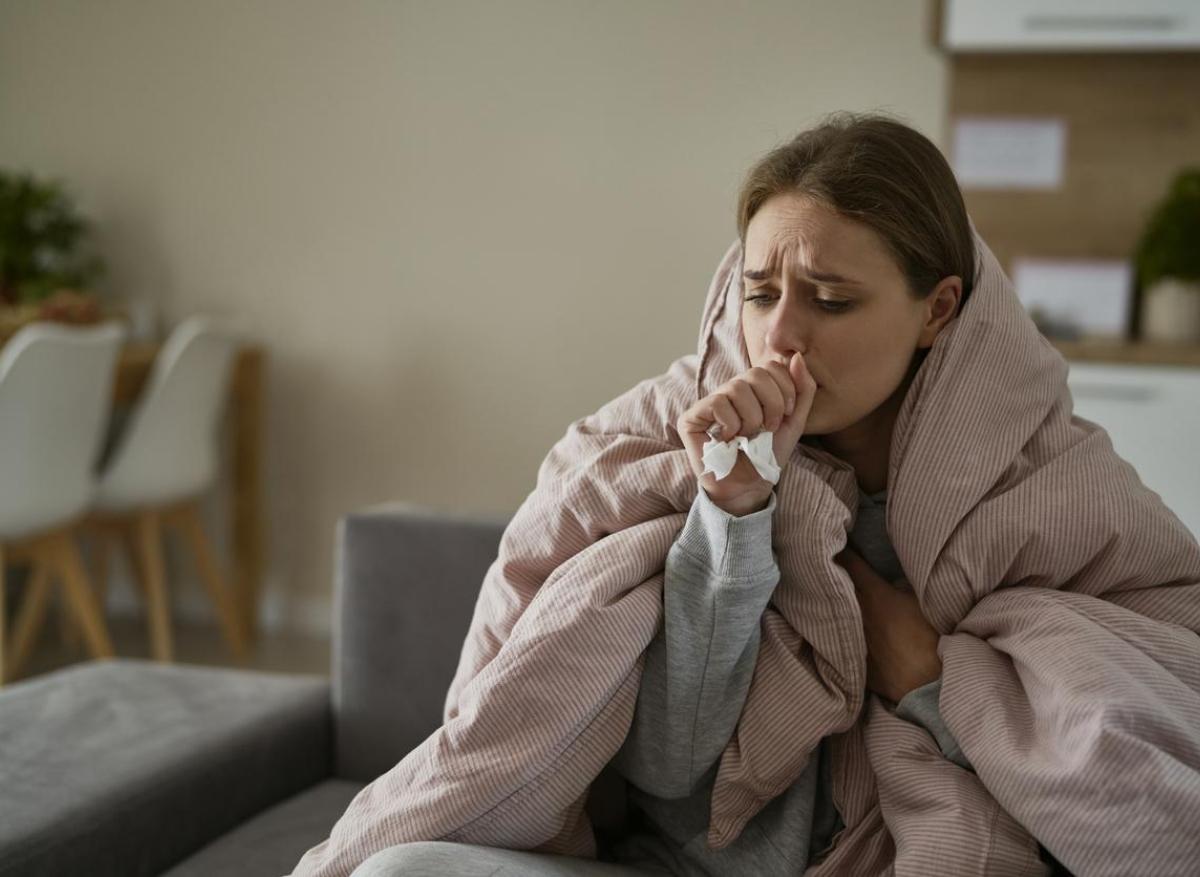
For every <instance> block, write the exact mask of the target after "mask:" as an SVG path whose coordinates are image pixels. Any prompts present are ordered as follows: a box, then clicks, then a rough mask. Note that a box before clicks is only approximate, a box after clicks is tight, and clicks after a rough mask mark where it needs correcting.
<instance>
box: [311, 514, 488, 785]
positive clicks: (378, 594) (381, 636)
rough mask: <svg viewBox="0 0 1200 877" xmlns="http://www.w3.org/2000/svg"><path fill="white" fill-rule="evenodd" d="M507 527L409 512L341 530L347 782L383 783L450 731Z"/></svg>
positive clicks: (337, 716)
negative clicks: (451, 700)
mask: <svg viewBox="0 0 1200 877" xmlns="http://www.w3.org/2000/svg"><path fill="white" fill-rule="evenodd" d="M507 523H508V519H507V518H506V517H497V516H492V517H488V516H483V515H476V516H467V515H450V514H447V513H445V512H441V511H435V510H433V509H429V508H426V507H422V506H418V505H413V504H408V503H393V504H389V505H385V506H377V507H373V508H369V509H364V510H362V511H359V512H355V513H353V514H351V515H348V516H347V517H345V518H344V519H343V520H342V521H341V522H340V524H339V526H338V534H337V557H336V561H335V566H336V580H335V585H334V587H335V596H334V620H333V709H334V722H335V758H336V762H335V771H336V774H337V776H338V777H340V778H342V779H348V780H357V781H361V782H367V781H370V780H372V779H374V778H375V777H377V776H379V775H380V774H381V773H384V772H385V771H387V770H388V769H390V768H391V767H392V766H393V765H395V764H396V763H397V762H398V761H399V760H400V759H401V758H403V757H404V755H405V754H407V753H408V752H409V751H410V750H411V749H412V748H413V747H414V746H416V745H417V744H419V743H420V742H421V741H422V740H424V739H425V738H426V737H428V736H429V734H430V733H432V732H433V731H434V730H435V729H436V728H437V727H438V726H439V725H440V724H441V721H442V705H443V702H444V700H445V696H446V691H447V689H448V688H449V686H450V682H451V680H452V679H453V678H454V672H455V670H456V669H457V666H458V657H459V654H460V652H461V649H462V643H463V639H464V637H465V636H466V633H467V629H468V627H469V626H470V623H471V615H472V612H473V609H474V606H475V602H476V599H477V597H478V595H479V589H480V586H481V585H482V583H483V580H484V577H485V575H486V574H487V571H488V569H489V568H490V566H491V565H492V563H493V562H495V560H496V557H497V553H498V551H499V547H500V537H501V536H502V535H503V533H504V528H505V526H506V525H507Z"/></svg>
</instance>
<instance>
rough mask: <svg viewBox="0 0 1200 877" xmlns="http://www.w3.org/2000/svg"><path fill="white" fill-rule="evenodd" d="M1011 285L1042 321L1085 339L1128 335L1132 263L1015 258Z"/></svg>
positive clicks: (1114, 337)
mask: <svg viewBox="0 0 1200 877" xmlns="http://www.w3.org/2000/svg"><path fill="white" fill-rule="evenodd" d="M1013 285H1014V286H1016V288H1017V297H1018V298H1019V299H1020V300H1021V303H1022V304H1023V305H1025V309H1026V310H1027V311H1029V312H1030V313H1031V314H1032V313H1036V314H1037V315H1038V316H1035V321H1036V322H1038V324H1039V326H1042V325H1043V323H1045V324H1050V325H1055V326H1058V327H1062V328H1070V329H1073V330H1074V331H1076V332H1078V333H1079V335H1080V336H1081V337H1085V338H1096V339H1102V338H1103V339H1118V338H1124V337H1125V335H1126V330H1127V328H1128V326H1129V317H1130V303H1131V300H1132V290H1133V266H1132V264H1131V263H1129V262H1126V261H1119V260H1114V261H1107V260H1090V259H1085V260H1053V259H1017V260H1016V261H1015V263H1014V267H1013ZM1039 316H1040V319H1039ZM1043 331H1045V330H1044V329H1043ZM1047 334H1052V333H1047Z"/></svg>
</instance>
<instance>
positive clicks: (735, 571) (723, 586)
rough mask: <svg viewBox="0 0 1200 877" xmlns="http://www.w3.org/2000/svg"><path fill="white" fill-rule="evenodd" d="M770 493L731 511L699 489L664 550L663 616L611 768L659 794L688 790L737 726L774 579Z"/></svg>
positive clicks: (776, 577) (682, 793) (776, 570)
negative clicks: (752, 507) (740, 511)
mask: <svg viewBox="0 0 1200 877" xmlns="http://www.w3.org/2000/svg"><path fill="white" fill-rule="evenodd" d="M774 511H775V494H774V493H772V494H771V497H770V499H769V500H768V503H767V506H766V508H764V509H761V510H759V511H757V512H753V513H751V514H748V515H742V516H735V515H730V514H728V513H727V512H725V511H723V510H722V509H720V508H719V507H718V506H717V505H716V504H714V503H713V501H712V500H711V499H710V498H709V496H708V494H707V493H706V492H705V491H704V490H703V489H701V490H699V491H698V492H697V495H696V500H695V502H694V503H693V504H692V508H691V510H690V512H689V513H688V517H687V521H686V522H685V523H684V526H683V528H682V530H680V533H679V536H678V538H677V539H676V540H675V543H674V544H673V545H672V546H671V549H670V551H669V552H668V554H667V559H666V564H665V570H664V580H663V623H662V625H661V626H660V627H659V630H658V633H657V634H656V635H655V638H654V639H653V640H652V641H651V643H650V645H649V646H648V647H647V649H646V660H645V664H644V669H643V673H642V681H641V687H640V689H639V690H638V700H637V706H636V708H635V711H634V717H633V724H632V726H631V728H630V731H629V735H628V736H627V737H626V740H625V743H624V744H623V745H622V747H621V749H620V750H619V751H618V752H617V754H616V756H615V757H614V758H613V762H612V763H613V766H614V767H615V768H616V769H617V771H618V772H619V773H621V774H622V775H623V776H624V777H625V779H627V780H628V781H629V782H630V783H632V784H633V785H635V786H637V787H638V788H640V789H642V790H643V791H645V792H647V793H649V794H652V795H655V796H656V797H659V798H682V797H686V796H687V795H689V794H690V793H691V792H692V791H693V790H694V789H695V787H696V786H697V785H698V783H699V781H700V780H701V778H702V777H703V775H704V774H705V772H706V771H707V770H708V769H709V768H710V767H711V766H712V765H713V764H714V763H715V762H716V760H717V758H718V757H719V756H720V754H721V752H722V751H723V750H724V748H725V745H726V744H727V743H728V742H729V738H730V737H731V736H732V734H733V730H734V728H735V727H736V726H737V721H738V717H739V716H740V715H741V712H742V704H743V703H744V702H745V699H746V692H747V691H748V690H749V688H750V679H751V677H752V675H753V672H754V664H755V662H756V661H757V659H758V645H759V636H760V628H759V623H760V619H761V617H762V613H763V611H764V610H765V609H766V606H767V602H768V601H769V600H770V597H771V593H772V592H773V591H774V590H775V586H776V584H778V582H779V566H778V564H777V563H776V559H775V554H774V552H773V551H772V549H771V522H772V517H773V515H774Z"/></svg>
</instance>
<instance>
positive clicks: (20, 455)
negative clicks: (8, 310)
mask: <svg viewBox="0 0 1200 877" xmlns="http://www.w3.org/2000/svg"><path fill="white" fill-rule="evenodd" d="M124 337H125V330H124V328H123V327H122V326H120V325H119V324H116V323H108V324H104V325H101V326H97V327H90V328H76V327H67V326H61V325H54V324H47V323H35V324H33V325H31V326H27V327H25V328H24V329H21V330H20V331H19V332H17V334H16V335H14V336H13V337H12V338H11V339H9V341H8V343H7V344H5V345H4V347H3V348H0V684H3V682H4V680H5V679H6V678H11V677H14V676H15V675H16V673H17V671H18V669H19V667H20V665H21V664H22V663H23V662H24V661H25V659H26V658H27V657H28V654H29V651H30V649H31V647H32V645H33V641H34V637H35V635H36V633H37V631H38V629H39V628H40V626H41V623H42V619H43V617H44V615H45V611H46V602H47V598H48V596H49V593H50V587H51V580H52V578H58V579H60V580H61V583H62V585H63V594H64V596H65V597H66V601H67V606H68V608H69V609H70V610H71V611H72V612H73V613H74V616H75V620H76V622H77V623H78V625H79V627H80V629H81V630H82V631H83V634H84V637H85V640H86V643H87V646H88V649H89V651H90V652H91V654H92V655H93V657H97V658H100V657H109V656H111V655H113V654H114V651H113V645H112V639H111V637H110V636H109V633H108V629H107V627H106V625H105V623H104V614H103V611H102V609H101V606H100V603H99V602H98V601H97V599H96V594H95V593H94V591H93V590H92V586H91V583H90V581H89V580H88V577H87V573H86V572H85V570H84V567H83V564H82V562H81V560H80V556H79V550H78V548H77V547H76V545H75V542H74V540H73V537H72V528H73V526H74V524H75V523H76V522H77V520H78V519H79V518H81V517H82V516H83V514H84V513H85V512H86V511H87V508H88V505H89V504H90V502H91V499H92V492H93V489H94V487H95V472H94V470H95V465H96V457H97V455H98V453H99V450H100V447H101V443H102V442H103V438H104V427H105V425H106V423H107V421H108V415H109V412H110V410H111V403H112V382H113V378H114V372H115V369H116V361H117V355H118V352H119V350H120V346H121V343H122V341H123V340H124ZM8 560H13V561H28V562H29V564H30V577H29V580H28V583H27V587H26V589H25V596H24V600H23V602H22V603H21V607H20V609H19V610H18V612H17V617H16V619H15V621H14V625H13V642H12V648H11V650H6V649H5V642H4V634H5V619H4V570H5V563H6V561H8Z"/></svg>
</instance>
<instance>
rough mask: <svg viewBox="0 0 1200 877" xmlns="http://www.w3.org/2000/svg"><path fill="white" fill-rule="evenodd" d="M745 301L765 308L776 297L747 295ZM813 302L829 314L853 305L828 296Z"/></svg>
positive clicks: (847, 308) (845, 309)
mask: <svg viewBox="0 0 1200 877" xmlns="http://www.w3.org/2000/svg"><path fill="white" fill-rule="evenodd" d="M745 301H746V302H748V303H750V304H753V305H754V306H755V307H756V308H765V307H767V305H769V304H770V303H771V302H773V301H775V298H774V297H772V296H769V295H751V296H747V297H746V299H745ZM813 304H815V305H816V306H817V309H818V310H822V311H825V312H826V313H829V314H840V313H843V312H845V311H848V310H850V308H851V307H852V306H853V305H852V304H851V302H848V301H834V300H832V299H827V298H814V299H813Z"/></svg>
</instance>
